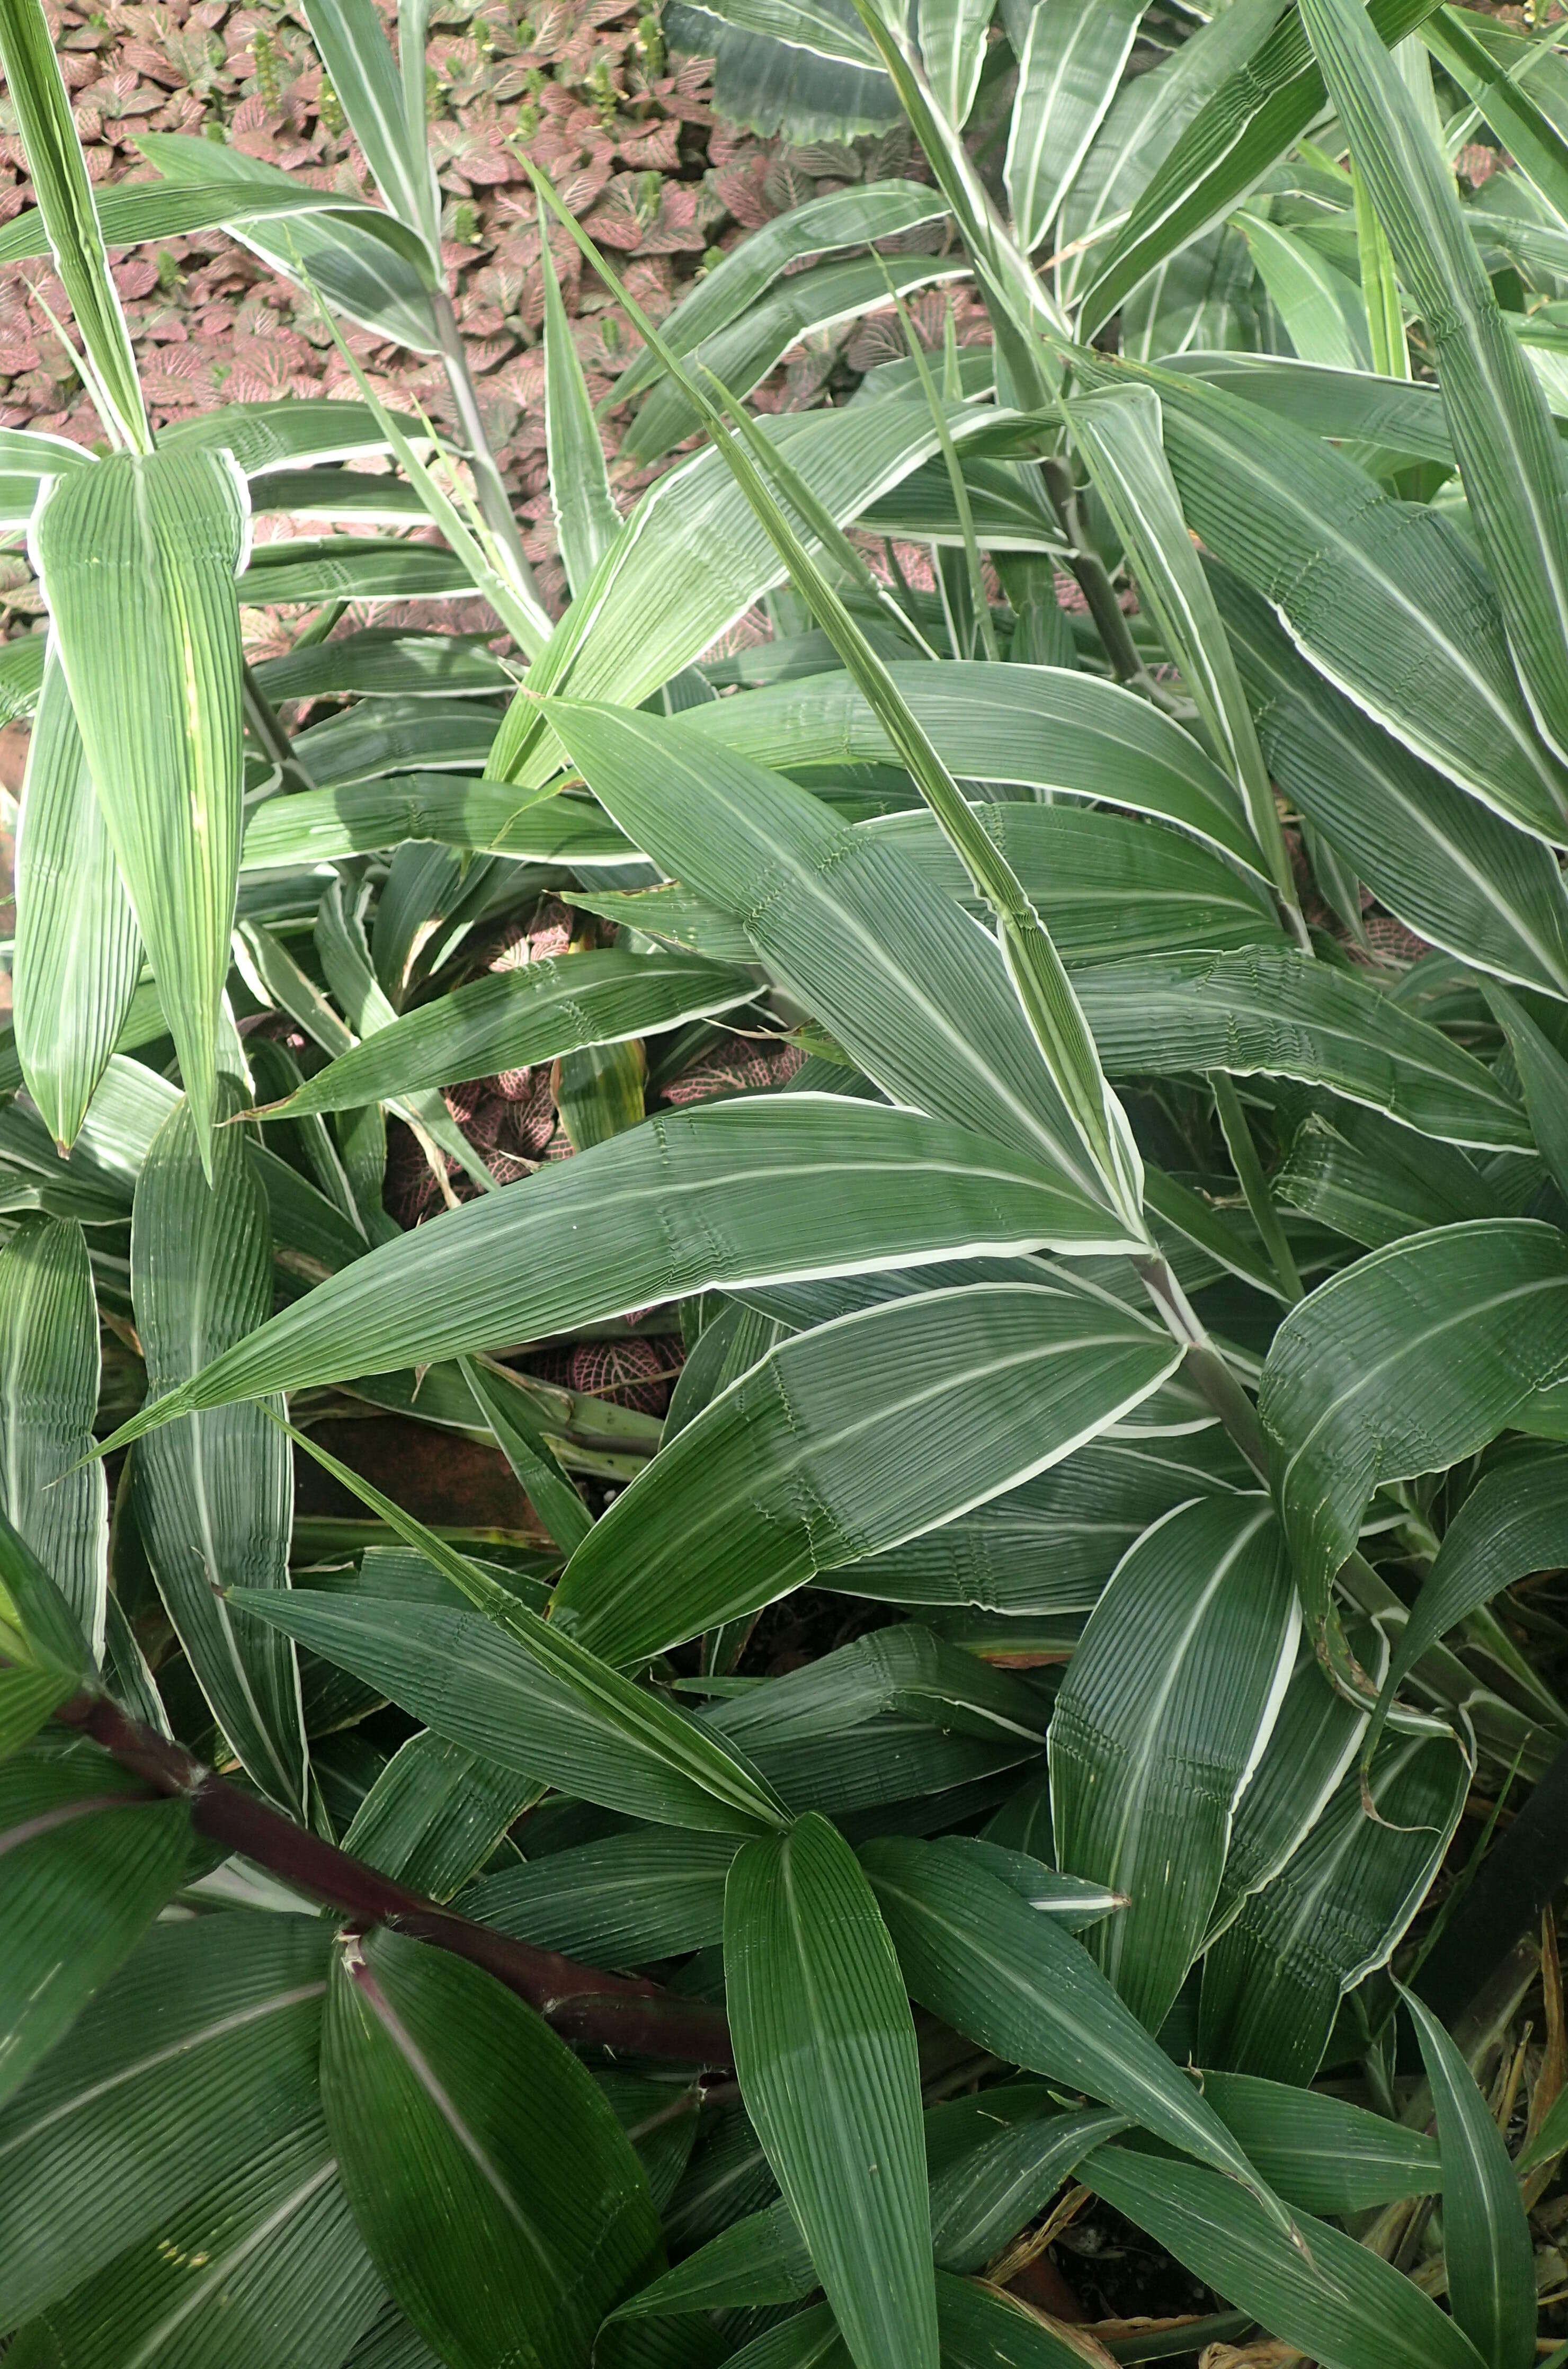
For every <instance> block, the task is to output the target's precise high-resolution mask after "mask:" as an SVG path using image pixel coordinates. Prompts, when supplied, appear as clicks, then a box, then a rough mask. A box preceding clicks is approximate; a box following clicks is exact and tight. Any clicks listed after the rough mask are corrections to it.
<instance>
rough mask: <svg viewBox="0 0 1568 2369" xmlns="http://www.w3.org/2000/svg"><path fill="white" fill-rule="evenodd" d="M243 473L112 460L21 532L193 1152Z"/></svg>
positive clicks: (211, 1036)
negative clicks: (148, 977) (170, 1054)
mask: <svg viewBox="0 0 1568 2369" xmlns="http://www.w3.org/2000/svg"><path fill="white" fill-rule="evenodd" d="M247 535H248V501H247V495H246V486H245V481H244V479H243V477H242V476H241V475H240V474H239V472H238V470H237V469H236V468H235V465H234V464H233V463H232V461H231V460H230V459H228V458H227V457H226V456H223V455H218V454H212V453H205V452H202V453H196V452H192V453H189V454H187V453H183V452H181V453H174V452H156V453H153V454H150V455H148V456H147V457H145V458H142V457H138V456H135V455H131V454H124V455H115V456H114V457H112V458H110V459H109V460H108V461H105V462H103V463H100V464H99V466H98V467H97V468H96V469H92V470H87V471H84V472H82V473H80V474H78V475H73V476H71V477H69V478H66V479H63V481H62V482H61V483H60V484H59V485H58V486H56V487H55V488H54V490H53V491H52V494H51V495H50V496H49V497H48V498H47V499H46V500H45V502H44V504H43V506H42V508H41V509H40V512H39V513H38V515H37V517H36V518H35V521H34V524H33V537H32V541H33V553H34V558H35V561H36V564H37V566H38V569H39V573H40V577H41V578H42V580H43V587H44V592H45V597H46V598H47V600H48V601H49V605H50V612H51V615H52V619H53V624H54V633H55V635H56V637H57V642H58V647H59V651H60V658H61V663H62V665H63V669H64V672H65V679H66V681H67V682H68V683H69V685H70V688H71V702H72V705H73V706H74V709H75V714H76V722H77V725H78V726H79V727H80V730H81V735H82V746H83V748H84V750H85V751H86V760H87V766H88V770H89V772H91V774H92V778H93V786H94V788H95V789H96V790H97V796H98V803H99V806H100V807H101V808H102V810H103V817H104V820H105V823H106V824H107V826H108V830H109V838H110V840H111V841H113V844H114V851H115V854H116V857H117V859H118V861H119V864H120V874H121V876H122V877H123V879H124V881H125V885H126V887H127V889H128V890H129V892H130V897H131V902H132V906H133V908H134V910H135V913H136V920H137V924H138V926H139V928H140V930H141V933H142V938H143V944H145V946H146V948H147V953H148V956H149V958H150V960H151V962H152V966H153V970H154V973H155V977H156V978H157V982H158V988H159V992H160V994H161V996H162V999H163V1004H164V1010H165V1013H166V1015H167V1018H168V1023H169V1026H170V1029H171V1030H172V1032H173V1035H174V1039H175V1043H176V1045H177V1047H178V1049H179V1057H180V1070H181V1075H182V1077H183V1079H184V1081H185V1090H186V1093H188V1095H189V1098H190V1106H191V1113H192V1116H193V1118H194V1120H195V1123H196V1128H197V1135H198V1139H199V1141H200V1143H201V1144H202V1146H203V1157H204V1158H205V1157H206V1150H205V1147H206V1144H207V1138H208V1132H209V1129H210V1127H211V1126H212V1099H213V1094H214V1092H215V1082H216V1077H217V1043H218V1028H219V1017H220V1011H221V1006H222V1001H223V981H224V978H225V977H226V975H227V972H228V965H229V933H230V929H231V927H232V924H233V921H234V912H235V889H236V885H237V880H238V868H239V841H240V791H241V783H242V775H243V749H242V742H241V728H242V719H241V698H240V674H241V653H240V638H239V610H238V605H237V602H236V600H235V575H236V573H237V571H238V569H239V567H240V566H241V565H242V564H243V557H244V550H245V544H246V540H247Z"/></svg>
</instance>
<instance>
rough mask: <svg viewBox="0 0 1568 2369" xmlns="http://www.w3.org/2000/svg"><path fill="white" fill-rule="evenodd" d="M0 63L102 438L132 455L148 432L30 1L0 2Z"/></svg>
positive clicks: (147, 441) (57, 84)
mask: <svg viewBox="0 0 1568 2369" xmlns="http://www.w3.org/2000/svg"><path fill="white" fill-rule="evenodd" d="M0 64H3V65H4V67H5V69H6V84H7V86H8V88H9V91H10V97H11V105H12V107H13V109H15V110H16V116H17V128H18V130H19V131H20V132H21V135H22V145H23V147H24V148H25V149H26V151H27V159H28V168H29V172H30V174H31V176H32V184H33V189H34V190H35V192H36V193H37V197H38V205H39V212H40V214H41V215H42V216H43V227H44V229H45V231H46V232H47V233H48V236H49V245H50V251H51V253H52V255H53V257H54V268H55V269H56V270H57V271H58V272H59V274H60V279H61V284H62V286H63V288H64V291H65V293H66V295H67V297H68V298H69V299H70V303H71V310H72V312H73V313H74V315H75V317H76V326H77V327H78V329H80V331H81V333H82V343H83V344H84V346H86V350H87V362H88V368H89V372H90V383H91V384H92V387H93V392H94V395H95V397H96V399H97V402H98V405H99V407H100V409H101V410H102V411H103V414H104V425H105V426H106V427H107V428H108V429H109V432H110V434H111V435H115V436H118V437H119V438H120V441H122V442H124V443H126V444H128V445H130V446H131V448H132V450H133V451H135V452H148V451H149V450H150V449H151V446H152V441H153V438H152V430H151V428H150V427H149V425H148V421H147V412H146V406H145V405H144V404H143V399H142V386H141V382H140V380H139V379H138V377H137V375H136V361H135V357H134V356H133V355H132V350H131V334H130V331H129V330H128V329H127V327H126V326H125V315H124V314H123V313H122V312H121V310H120V296H119V292H118V291H117V290H116V288H115V285H114V282H113V280H111V279H110V277H109V257H108V255H107V254H106V253H105V251H104V240H103V232H102V230H101V228H100V226H99V223H98V217H97V204H96V202H95V200H94V197H93V185H92V182H91V181H90V180H89V178H88V177H87V160H86V156H85V155H84V154H83V153H82V143H81V141H80V140H79V138H78V137H77V132H76V124H75V120H74V117H73V115H72V113H71V100H70V96H69V94H68V92H67V91H66V88H65V82H64V77H63V74H61V71H60V61H59V58H58V56H57V55H56V52H55V43H54V37H53V35H52V32H51V29H50V26H49V20H48V18H47V17H45V15H44V13H43V9H42V7H41V6H40V0H6V5H5V6H4V7H0Z"/></svg>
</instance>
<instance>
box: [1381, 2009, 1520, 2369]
mask: <svg viewBox="0 0 1568 2369" xmlns="http://www.w3.org/2000/svg"><path fill="white" fill-rule="evenodd" d="M1404 2004H1405V2008H1406V2009H1407V2011H1408V2012H1409V2015H1410V2020H1411V2021H1412V2022H1413V2024H1414V2026H1415V2036H1416V2038H1417V2039H1418V2040H1419V2041H1420V2043H1421V2056H1422V2062H1423V2063H1424V2064H1425V2067H1426V2078H1427V2080H1428V2082H1429V2083H1430V2084H1431V2089H1432V2098H1433V2102H1434V2104H1435V2105H1436V2112H1437V2145H1438V2147H1439V2149H1440V2150H1441V2153H1442V2157H1443V2260H1444V2262H1445V2264H1446V2266H1447V2269H1448V2307H1449V2309H1450V2310H1451V2311H1452V2313H1453V2315H1454V2318H1455V2319H1456V2320H1457V2321H1458V2323H1459V2327H1460V2328H1462V2329H1464V2332H1465V2334H1466V2335H1467V2336H1468V2337H1469V2338H1470V2340H1471V2343H1472V2344H1473V2345H1474V2346H1475V2349H1476V2351H1477V2352H1479V2353H1480V2355H1481V2357H1482V2360H1483V2361H1484V2362H1485V2363H1487V2369H1526V2364H1527V2363H1529V2362H1531V2361H1533V2360H1534V2358H1535V2350H1536V2347H1535V2332H1536V2327H1537V2312H1536V2283H1535V2249H1534V2244H1533V2241H1532V2239H1531V2237H1530V2225H1529V2222H1528V2219H1527V2218H1526V2215H1525V2208H1524V2204H1523V2203H1522V2201H1521V2199H1520V2196H1519V2187H1518V2182H1517V2180H1516V2179H1515V2177H1514V2167H1513V2164H1512V2163H1511V2161H1510V2160H1509V2157H1508V2150H1507V2148H1506V2147H1505V2146H1504V2144H1503V2136H1502V2134H1501V2132H1500V2131H1499V2130H1498V2128H1497V2125H1496V2123H1494V2121H1493V2119H1492V2112H1491V2109H1490V2108H1489V2107H1488V2105H1487V2102H1486V2100H1485V2099H1484V2098H1483V2097H1482V2094H1481V2092H1480V2090H1479V2089H1477V2088H1476V2086H1475V2077H1474V2076H1473V2074H1472V2073H1471V2069H1470V2066H1468V2065H1467V2064H1466V2063H1465V2060H1464V2058H1463V2056H1462V2055H1461V2054H1459V2050H1458V2049H1457V2048H1456V2047H1455V2045H1454V2043H1453V2042H1452V2041H1451V2040H1450V2039H1449V2037H1448V2033H1447V2032H1446V2031H1444V2029H1443V2027H1442V2025H1441V2024H1440V2023H1439V2022H1438V2020H1437V2019H1436V2016H1435V2015H1434V2014H1433V2013H1432V2010H1431V2009H1430V2008H1428V2007H1426V2006H1425V2005H1424V2004H1423V2002H1422V2001H1421V2000H1420V1999H1419V1998H1417V1997H1415V1995H1414V1993H1413V1992H1412V1991H1406V1992H1405V1993H1404Z"/></svg>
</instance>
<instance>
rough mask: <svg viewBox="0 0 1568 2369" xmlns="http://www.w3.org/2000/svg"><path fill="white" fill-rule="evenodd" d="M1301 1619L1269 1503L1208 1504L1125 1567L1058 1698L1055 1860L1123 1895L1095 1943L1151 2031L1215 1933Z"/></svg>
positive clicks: (1155, 1534) (1145, 1541) (1171, 1524)
mask: <svg viewBox="0 0 1568 2369" xmlns="http://www.w3.org/2000/svg"><path fill="white" fill-rule="evenodd" d="M1298 1633H1299V1616H1298V1613H1297V1609H1296V1595H1295V1588H1294V1585H1293V1583H1292V1581H1291V1578H1290V1573H1289V1566H1288V1560H1287V1558H1286V1554H1285V1551H1284V1539H1283V1538H1282V1536H1281V1534H1280V1530H1279V1527H1278V1524H1277V1523H1276V1520H1275V1518H1274V1512H1273V1508H1272V1506H1271V1505H1269V1502H1268V1500H1267V1499H1266V1498H1259V1497H1252V1496H1246V1497H1209V1498H1200V1499H1199V1500H1198V1502H1197V1504H1196V1505H1188V1506H1185V1507H1184V1508H1183V1509H1182V1510H1181V1511H1180V1512H1178V1513H1175V1514H1173V1515H1172V1516H1170V1518H1169V1519H1168V1520H1166V1521H1163V1522H1161V1523H1159V1524H1157V1525H1156V1527H1155V1528H1153V1529H1151V1530H1150V1531H1148V1532H1146V1533H1145V1535H1144V1537H1143V1538H1142V1539H1139V1543H1138V1545H1137V1546H1136V1547H1134V1548H1133V1550H1132V1551H1131V1553H1130V1554H1129V1555H1127V1558H1126V1560H1125V1561H1124V1562H1122V1563H1120V1564H1119V1565H1118V1567H1117V1569H1116V1572H1115V1574H1113V1576H1112V1579H1111V1583H1110V1585H1109V1586H1108V1587H1107V1588H1106V1590H1105V1593H1104V1596H1102V1597H1101V1599H1100V1602H1099V1604H1098V1606H1097V1607H1096V1608H1095V1610H1094V1612H1093V1614H1092V1615H1091V1616H1090V1620H1089V1626H1088V1628H1087V1629H1086V1630H1085V1631H1084V1634H1083V1638H1082V1642H1081V1643H1080V1645H1079V1647H1078V1649H1077V1651H1076V1653H1075V1654H1073V1657H1072V1661H1071V1664H1070V1666H1069V1671H1068V1676H1067V1679H1066V1681H1065V1683H1064V1685H1063V1687H1062V1690H1061V1692H1060V1694H1059V1696H1058V1698H1057V1707H1056V1711H1055V1713H1054V1714H1053V1716H1052V1720H1051V1740H1050V1768H1051V1808H1052V1814H1053V1817H1054V1821H1055V1827H1056V1845H1057V1857H1058V1860H1059V1863H1060V1865H1061V1866H1062V1868H1063V1869H1064V1870H1066V1871H1067V1872H1068V1873H1070V1874H1073V1875H1082V1876H1087V1877H1090V1878H1093V1880H1094V1881H1095V1882H1097V1883H1104V1884H1105V1885H1107V1886H1108V1887H1109V1888H1110V1889H1111V1890H1113V1891H1115V1892H1119V1893H1123V1894H1126V1895H1127V1899H1128V1903H1129V1905H1128V1906H1127V1908H1125V1909H1124V1910H1123V1911H1122V1912H1121V1913H1120V1914H1119V1915H1118V1916H1116V1917H1111V1918H1109V1919H1107V1920H1106V1922H1105V1923H1104V1924H1103V1925H1099V1926H1097V1927H1095V1928H1094V1929H1093V1931H1092V1932H1091V1933H1090V1934H1089V1936H1088V1937H1087V1940H1085V1943H1084V1947H1085V1948H1086V1949H1087V1950H1088V1951H1089V1954H1090V1956H1091V1957H1092V1958H1093V1959H1094V1961H1095V1962H1096V1963H1097V1964H1098V1965H1099V1966H1100V1967H1101V1968H1102V1970H1103V1971H1104V1973H1105V1974H1107V1975H1108V1976H1109V1978H1110V1980H1111V1981H1112V1982H1113V1983H1114V1984H1115V1985H1116V1989H1117V1990H1118V1991H1119V1992H1120V1994H1121V1996H1122V1997H1123V1998H1124V1999H1126V2001H1127V2005H1128V2006H1129V2007H1130V2008H1131V2009H1132V2010H1133V2013H1134V2014H1135V2015H1136V2016H1137V2017H1138V2018H1139V2020H1140V2021H1141V2022H1142V2023H1144V2024H1146V2025H1147V2026H1148V2028H1149V2030H1150V2031H1158V2030H1159V2029H1160V2026H1161V2025H1162V2023H1163V2022H1164V2020H1165V2018H1166V2016H1167V2015H1168V2014H1169V2012H1170V2009H1171V2008H1172V2006H1173V2002H1174V2000H1175V1997H1176V1994H1177V1992H1178V1991H1179V1990H1180V1989H1181V1986H1182V1984H1183V1983H1184V1981H1185V1978H1186V1974H1187V1969H1188V1967H1189V1966H1190V1965H1191V1963H1192V1962H1193V1960H1194V1959H1195V1958H1196V1955H1197V1952H1198V1949H1199V1946H1200V1944H1201V1942H1202V1940H1203V1936H1204V1928H1205V1927H1206V1926H1207V1922H1208V1917H1209V1913H1210V1911H1211V1909H1212V1908H1213V1905H1214V1902H1215V1899H1216V1896H1217V1894H1218V1893H1219V1882H1220V1876H1221V1872H1222V1871H1223V1868H1224V1864H1225V1855H1226V1851H1227V1849H1228V1848H1229V1845H1230V1822H1231V1818H1232V1815H1233V1813H1234V1810H1235V1806H1236V1802H1237V1800H1238V1797H1239V1796H1240V1795H1241V1793H1242V1789H1243V1787H1244V1786H1245V1785H1246V1783H1247V1780H1248V1779H1249V1777H1250V1776H1251V1775H1252V1772H1253V1769H1254V1768H1255V1767H1256V1766H1257V1762H1258V1758H1259V1757H1260V1755H1261V1754H1262V1752H1263V1749H1264V1746H1265V1744H1266V1743H1267V1741H1268V1737H1269V1734H1270V1731H1271V1729H1272V1728H1273V1725H1274V1722H1275V1719H1276V1716H1277V1713H1278V1711H1279V1706H1280V1700H1281V1698H1282V1696H1283V1694H1284V1690H1285V1685H1286V1682H1287V1680H1288V1677H1289V1672H1290V1663H1291V1658H1292V1656H1293V1654H1294V1651H1295V1644H1296V1638H1297V1635H1298ZM1221 1673H1222V1674H1223V1676H1221Z"/></svg>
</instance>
